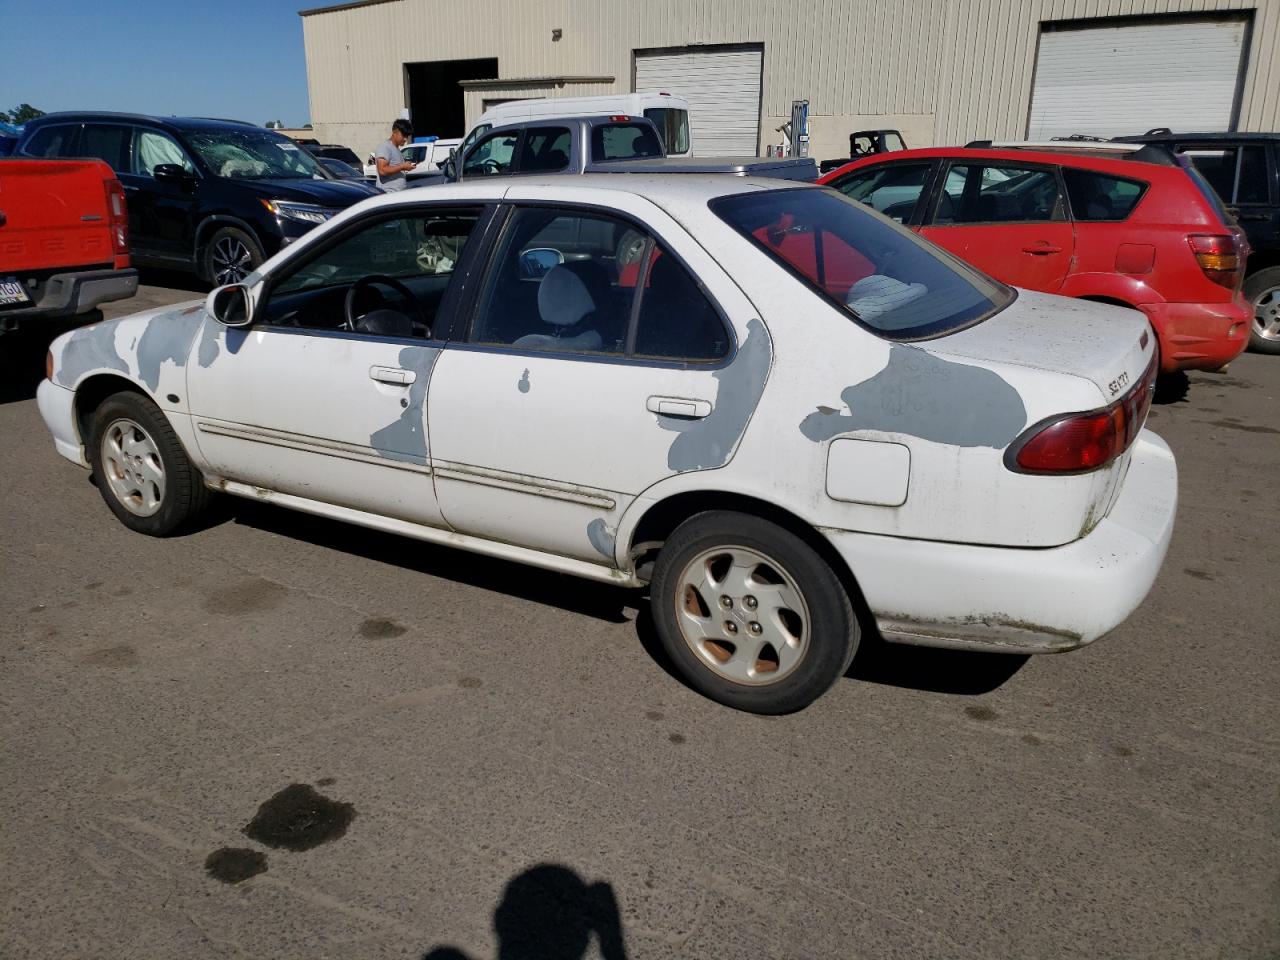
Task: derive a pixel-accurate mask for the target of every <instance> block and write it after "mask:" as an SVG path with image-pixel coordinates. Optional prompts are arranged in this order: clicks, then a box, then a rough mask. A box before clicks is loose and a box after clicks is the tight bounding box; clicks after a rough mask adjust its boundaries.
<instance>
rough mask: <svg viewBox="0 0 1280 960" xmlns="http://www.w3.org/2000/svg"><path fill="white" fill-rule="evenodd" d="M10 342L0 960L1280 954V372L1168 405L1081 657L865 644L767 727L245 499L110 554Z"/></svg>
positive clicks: (616, 644) (494, 594)
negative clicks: (1174, 511) (1118, 583)
mask: <svg viewBox="0 0 1280 960" xmlns="http://www.w3.org/2000/svg"><path fill="white" fill-rule="evenodd" d="M149 279H155V278H149ZM162 279H165V278H162ZM165 282H167V283H169V282H173V281H172V280H171V279H165ZM188 286H189V287H191V289H177V290H174V289H167V288H157V287H155V286H145V287H143V288H142V290H141V291H140V293H139V296H138V297H137V298H136V299H135V300H133V301H131V302H127V303H125V304H121V305H114V306H113V308H112V310H111V311H109V312H110V313H116V314H119V313H125V312H130V311H132V310H134V309H138V308H141V307H144V306H149V305H152V304H155V303H162V302H176V301H181V300H186V299H191V298H194V297H199V296H201V295H202V294H201V293H199V291H198V289H197V288H194V285H188ZM20 347H21V349H20V350H18V349H17V348H15V350H16V351H17V352H16V353H13V352H11V353H10V356H9V360H10V362H11V363H12V364H14V365H15V368H16V369H18V370H19V372H18V373H16V374H13V375H11V376H10V377H9V378H8V381H7V384H6V387H5V389H6V390H7V393H6V398H7V400H8V402H5V403H0V438H2V439H3V449H4V456H3V459H2V460H0V503H3V504H4V512H3V526H2V528H0V583H2V584H3V590H2V592H0V743H2V744H3V746H2V748H0V818H2V820H3V827H2V828H0V864H2V865H3V869H2V870H0V956H3V957H5V958H19V957H58V958H66V957H104V958H113V960H120V958H151V957H155V958H173V957H182V958H185V960H190V958H205V957H298V958H304V957H305V958H324V957H335V958H337V957H341V958H347V957H351V958H380V957H408V958H423V957H431V958H433V960H445V958H457V957H459V956H465V957H471V958H476V960H480V958H488V957H494V956H497V957H501V958H504V960H514V958H518V957H530V958H532V957H537V958H545V960H576V958H578V957H582V956H590V957H596V956H602V957H604V958H611V957H617V956H622V955H626V956H630V957H637V958H647V957H659V958H661V957H692V958H700V960H701V958H721V957H724V958H744V957H750V958H755V957H761V958H763V957H839V958H866V960H888V958H896V957H904V958H905V957H911V958H937V957H956V958H993V960H995V958H1014V957H1017V958H1032V957H1035V958H1081V960H1085V958H1087V960H1096V958H1102V957H1106V958H1116V957H1151V958H1157V957H1159V958H1168V957H1190V958H1233V960H1234V958H1275V957H1277V956H1280V704H1278V700H1280V658H1278V657H1277V651H1278V649H1280V647H1278V644H1280V627H1278V626H1277V620H1278V619H1280V595H1278V593H1277V587H1276V571H1277V570H1278V569H1280V545H1278V540H1280V536H1278V534H1280V500H1278V498H1277V496H1276V490H1277V489H1278V487H1277V477H1278V476H1280V413H1278V412H1277V411H1278V410H1280V357H1263V356H1257V355H1246V356H1244V357H1242V358H1240V359H1239V360H1237V361H1236V362H1234V363H1233V364H1232V365H1231V367H1230V370H1229V371H1228V372H1227V373H1225V374H1193V375H1191V376H1190V377H1189V378H1187V379H1185V380H1183V381H1176V380H1175V381H1174V382H1172V383H1166V384H1164V385H1163V386H1162V389H1161V396H1160V398H1159V399H1160V401H1161V402H1160V403H1159V404H1158V405H1157V406H1156V407H1155V408H1154V409H1153V412H1152V414H1151V420H1150V423H1149V426H1150V427H1151V428H1152V429H1154V430H1155V431H1157V432H1158V433H1160V434H1161V435H1162V436H1164V437H1165V438H1166V439H1167V440H1168V441H1169V443H1170V444H1171V445H1172V446H1173V449H1174V451H1175V453H1176V455H1177V457H1178V464H1179V469H1180V471H1181V481H1180V496H1181V501H1180V505H1179V512H1178V523H1177V529H1176V532H1175V535H1174V540H1173V544H1172V547H1171V549H1170V552H1169V556H1168V559H1167V560H1166V562H1165V566H1164V569H1163V571H1162V572H1161V574H1160V577H1159V579H1158V581H1157V582H1156V585H1155V588H1154V589H1153V590H1152V592H1151V594H1150V596H1149V597H1148V598H1147V600H1146V602H1145V603H1144V604H1143V605H1142V607H1141V608H1140V609H1139V610H1138V611H1137V612H1136V613H1135V614H1134V615H1133V616H1132V617H1131V618H1130V620H1129V621H1128V622H1127V623H1125V624H1124V625H1123V626H1122V627H1120V628H1119V629H1118V630H1116V631H1115V632H1114V633H1113V634H1112V635H1110V636H1108V637H1106V638H1104V639H1103V640H1101V641H1099V642H1098V643H1096V644H1094V645H1093V646H1091V647H1088V648H1086V649H1084V650H1080V651H1076V652H1072V653H1068V654H1063V655H1057V656H1046V657H1038V658H1030V659H1024V658H1013V657H1003V656H984V655H979V654H965V653H952V652H945V651H927V650H916V649H911V648H887V647H883V646H875V645H872V644H869V643H868V644H867V645H865V647H864V649H863V651H862V653H860V655H859V658H858V659H857V661H855V664H854V666H853V668H852V670H851V672H850V676H849V677H847V678H846V679H844V680H842V681H840V682H839V683H838V684H837V685H836V687H835V688H834V689H833V690H832V691H831V692H830V693H829V694H827V695H826V696H825V697H824V698H823V699H822V700H820V701H819V702H818V703H817V704H815V705H814V706H813V707H811V708H810V709H808V710H806V711H804V712H802V713H799V714H797V715H793V716H789V717H779V718H763V717H755V716H749V715H745V714H740V713H735V712H733V711H730V710H728V709H725V708H723V707H720V706H717V705H716V704H713V703H711V702H709V701H707V700H705V699H703V698H701V697H699V696H698V695H696V694H695V693H693V692H691V691H690V690H689V689H687V688H686V687H684V686H683V685H682V684H681V683H680V682H679V681H678V680H677V679H675V678H674V677H673V676H672V674H671V673H670V672H669V670H668V669H667V668H666V666H665V665H664V663H663V661H662V659H661V656H660V654H659V653H658V652H657V649H656V644H655V642H654V637H653V630H652V626H651V624H650V622H649V618H648V614H647V609H646V605H645V601H644V599H643V598H642V597H640V596H638V595H636V594H634V593H630V592H626V591H620V590H617V589H614V588H611V587H607V586H603V585H597V584H592V583H588V582H580V581H577V580H574V579H572V578H569V577H563V576H558V575H553V574H548V573H541V572H538V571H534V570H530V569H525V568H523V567H519V566H516V565H512V564H509V563H504V562H500V561H496V560H489V559H483V558H477V557H473V556H470V555H467V554H463V553H459V552H456V551H452V550H449V549H445V548H441V547H435V546H430V545H427V544H423V543H419V542H416V541H410V540H403V539H398V538H395V537H391V536H387V535H383V534H379V533H373V532H369V531H364V530H361V529H358V528H354V527H349V526H344V525H342V524H339V523H335V522H330V521H326V520H321V519H316V518H312V517H307V516H303V515H300V514H293V513H288V512H284V511H281V510H277V509H272V508H268V507H266V506H264V505H262V504H256V503H248V502H241V501H231V502H227V503H225V504H224V505H223V508H222V510H221V512H220V513H219V515H218V517H217V518H215V522H212V523H210V524H209V525H208V526H207V527H206V528H204V529H202V530H200V531H198V532H195V533H191V534H189V535H187V536H184V537H180V538H176V539H171V540H154V539H149V538H146V537H142V536H139V535H136V534H132V533H130V532H128V531H127V530H126V529H125V528H124V527H123V526H121V525H120V524H119V523H117V522H116V521H115V520H114V519H113V518H112V516H111V515H110V514H109V513H108V511H107V509H106V507H105V505H104V504H103V503H102V501H101V498H100V496H99V494H98V492H97V491H96V490H95V488H94V487H93V486H92V485H91V484H90V482H89V478H88V475H87V474H86V473H85V472H83V471H81V470H79V469H78V468H76V467H74V466H72V465H71V464H69V463H67V462H66V461H64V460H62V459H61V458H59V457H58V456H57V455H56V454H55V453H54V450H53V445H52V443H51V441H50V439H49V436H48V434H47V432H46V431H45V429H44V426H43V424H42V423H41V421H40V417H39V414H38V412H37V410H36V405H35V402H34V400H32V399H30V397H31V395H32V393H31V387H32V385H33V384H34V383H35V382H36V380H37V379H38V377H39V376H40V367H41V366H42V358H43V346H42V345H41V344H39V343H38V342H33V343H24V344H21V345H20ZM5 349H7V348H5Z"/></svg>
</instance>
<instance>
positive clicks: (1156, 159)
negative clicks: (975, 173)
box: [965, 134, 1178, 167]
mask: <svg viewBox="0 0 1280 960" xmlns="http://www.w3.org/2000/svg"><path fill="white" fill-rule="evenodd" d="M965 149H969V150H1043V151H1044V152H1045V153H1085V154H1089V153H1113V154H1125V156H1124V157H1123V159H1125V160H1135V161H1137V162H1138V163H1155V164H1159V165H1160V166H1163V167H1175V166H1177V165H1178V161H1177V159H1175V157H1174V155H1173V152H1172V151H1171V150H1170V149H1169V148H1168V147H1165V146H1163V145H1161V144H1156V143H1148V144H1143V143H1117V142H1115V141H1112V140H1096V139H1094V138H1092V137H1084V136H1081V135H1079V134H1076V135H1074V136H1071V137H1063V138H1062V139H1059V140H970V141H969V142H968V143H966V144H965Z"/></svg>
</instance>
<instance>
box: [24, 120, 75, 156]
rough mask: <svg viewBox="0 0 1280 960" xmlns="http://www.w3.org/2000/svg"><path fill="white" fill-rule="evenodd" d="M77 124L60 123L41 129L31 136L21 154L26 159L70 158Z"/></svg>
mask: <svg viewBox="0 0 1280 960" xmlns="http://www.w3.org/2000/svg"><path fill="white" fill-rule="evenodd" d="M79 130H80V127H79V125H78V124H74V123H60V124H56V125H54V126H50V127H41V128H40V129H39V130H37V131H36V132H35V133H33V134H32V135H31V139H30V140H28V141H27V145H26V146H25V147H23V149H22V152H23V153H24V154H26V155H27V156H28V157H49V158H55V157H70V156H74V154H73V153H72V150H73V148H74V147H75V141H76V133H77V132H78V131H79Z"/></svg>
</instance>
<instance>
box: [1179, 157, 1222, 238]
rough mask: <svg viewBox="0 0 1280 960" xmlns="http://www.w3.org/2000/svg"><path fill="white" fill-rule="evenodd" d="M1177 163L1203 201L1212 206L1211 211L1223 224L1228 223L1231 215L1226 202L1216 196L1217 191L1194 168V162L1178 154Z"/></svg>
mask: <svg viewBox="0 0 1280 960" xmlns="http://www.w3.org/2000/svg"><path fill="white" fill-rule="evenodd" d="M1178 163H1179V165H1180V166H1181V167H1182V169H1183V170H1185V171H1186V174H1187V176H1188V177H1190V178H1191V182H1192V183H1194V184H1195V185H1196V189H1197V190H1199V191H1200V196H1202V197H1204V199H1205V202H1206V203H1208V204H1209V206H1211V207H1212V208H1213V212H1214V213H1216V214H1217V215H1218V219H1219V220H1221V221H1222V222H1223V224H1228V223H1230V222H1231V220H1232V217H1231V214H1230V213H1228V212H1227V207H1226V204H1225V203H1224V202H1223V200H1222V198H1221V197H1220V196H1218V192H1217V191H1216V190H1214V189H1213V187H1212V186H1210V185H1209V181H1208V180H1206V179H1205V178H1204V175H1203V174H1202V173H1200V171H1199V170H1197V169H1196V166H1195V164H1193V163H1192V162H1191V161H1190V160H1189V159H1187V157H1186V156H1184V155H1182V154H1179V155H1178Z"/></svg>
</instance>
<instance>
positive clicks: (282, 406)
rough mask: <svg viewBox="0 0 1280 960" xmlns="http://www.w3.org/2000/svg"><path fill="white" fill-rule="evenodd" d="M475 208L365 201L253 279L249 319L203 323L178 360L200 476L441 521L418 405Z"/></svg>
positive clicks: (413, 518) (425, 390) (424, 425)
mask: <svg viewBox="0 0 1280 960" xmlns="http://www.w3.org/2000/svg"><path fill="white" fill-rule="evenodd" d="M481 215H482V208H480V207H447V208H446V207H440V206H438V205H437V206H429V205H428V206H423V207H416V208H404V207H396V208H392V209H391V210H385V209H384V210H373V211H370V212H369V214H367V215H366V216H365V217H364V218H362V219H360V220H357V221H353V222H352V223H351V224H349V225H348V227H347V229H345V230H343V231H340V232H339V233H337V234H335V235H334V236H333V238H332V239H330V240H328V242H321V243H320V244H319V245H317V248H316V249H315V250H314V251H312V250H308V251H306V253H305V254H304V255H302V256H299V257H298V258H297V260H296V262H295V261H289V262H287V263H285V264H283V265H282V267H281V269H280V271H279V272H278V274H277V273H273V274H272V275H270V276H268V277H267V278H266V279H265V280H264V281H263V282H262V283H261V284H260V285H259V287H258V288H257V289H256V294H257V297H258V299H259V302H258V303H257V306H256V310H255V321H254V324H253V325H252V326H251V327H248V328H247V329H243V330H241V329H227V328H224V327H222V326H221V325H220V324H217V323H216V322H215V321H213V320H212V319H206V320H205V326H204V329H203V330H202V331H201V336H200V338H199V339H198V340H197V342H196V344H195V346H194V348H193V353H192V356H191V360H190V362H189V363H188V365H187V371H188V372H187V381H188V384H187V389H188V392H189V393H190V406H191V412H192V414H193V421H194V427H195V431H196V439H197V442H198V443H199V445H200V450H201V453H202V454H203V455H204V457H205V458H206V459H207V460H208V461H209V464H210V467H211V470H212V472H213V473H215V474H217V475H220V476H221V477H224V478H226V479H230V480H235V481H239V482H241V483H245V484H249V485H252V486H256V487H262V488H265V489H267V490H271V491H276V492H279V493H284V494H288V495H291V496H296V497H301V498H304V499H306V500H312V501H320V502H323V503H328V504H336V505H339V506H344V507H350V508H352V509H356V510H361V511H365V512H369V513H374V514H379V515H382V516H387V517H392V518H395V519H400V520H408V521H411V522H415V523H423V524H431V525H436V526H439V525H442V523H443V521H442V519H441V516H440V510H439V507H438V506H437V504H436V499H435V492H434V489H433V486H432V480H431V466H430V454H429V436H428V433H427V420H426V402H427V394H428V389H429V386H430V381H431V376H432V371H433V368H434V367H435V364H436V361H437V359H438V358H439V356H440V352H441V347H442V345H443V344H442V341H441V339H440V338H439V336H438V331H440V330H441V329H442V328H443V327H444V326H447V319H446V318H447V316H448V314H449V311H450V310H451V308H452V307H451V304H452V299H453V298H454V295H455V291H454V290H453V277H454V275H455V274H456V273H459V271H460V269H461V267H460V265H459V264H460V261H461V260H462V258H464V257H465V256H466V255H467V246H468V244H467V241H468V238H469V237H470V236H471V234H472V232H473V231H474V230H475V227H476V224H477V223H478V221H479V219H480V217H481Z"/></svg>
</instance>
